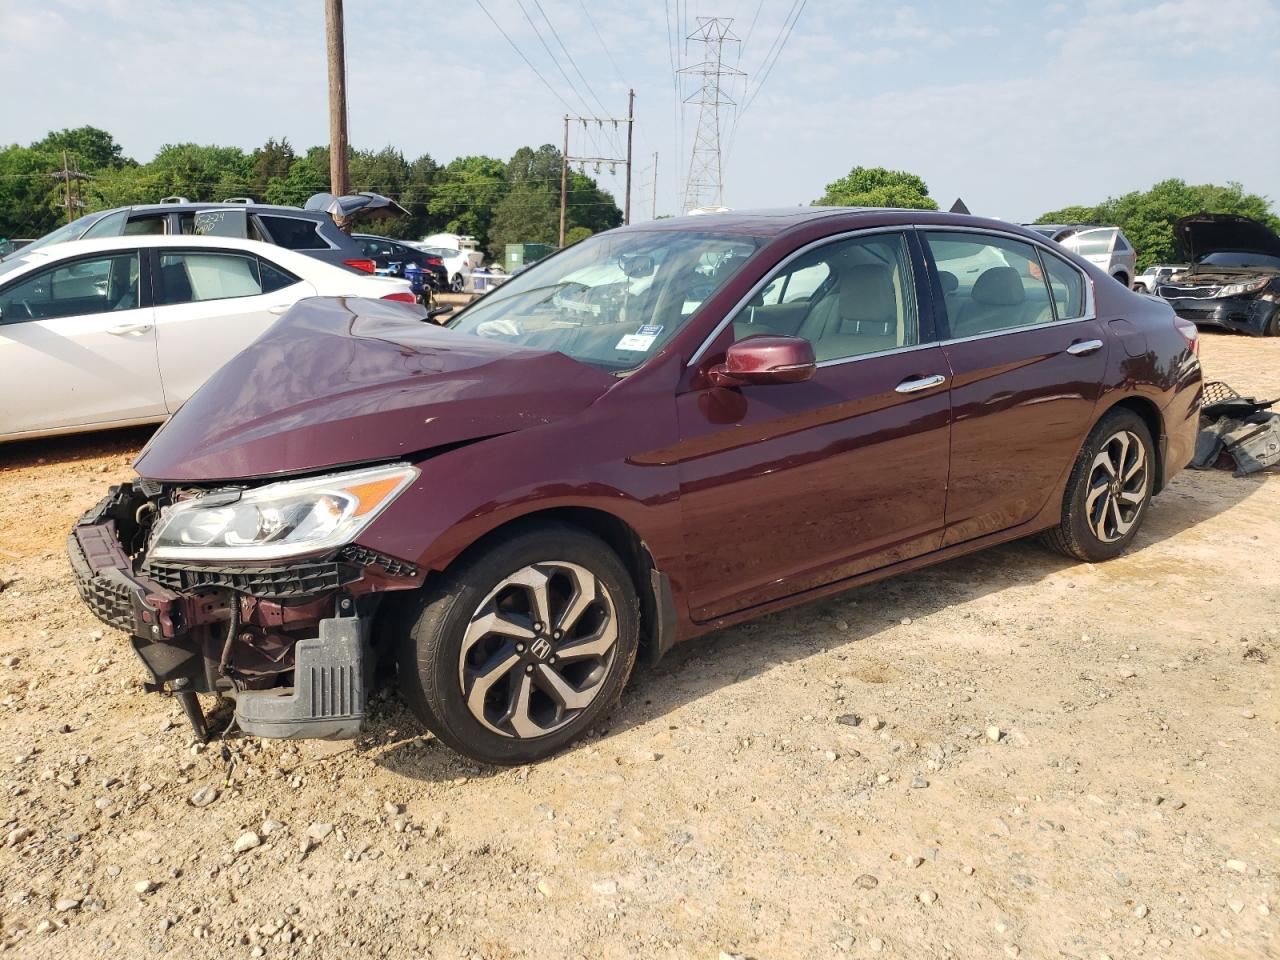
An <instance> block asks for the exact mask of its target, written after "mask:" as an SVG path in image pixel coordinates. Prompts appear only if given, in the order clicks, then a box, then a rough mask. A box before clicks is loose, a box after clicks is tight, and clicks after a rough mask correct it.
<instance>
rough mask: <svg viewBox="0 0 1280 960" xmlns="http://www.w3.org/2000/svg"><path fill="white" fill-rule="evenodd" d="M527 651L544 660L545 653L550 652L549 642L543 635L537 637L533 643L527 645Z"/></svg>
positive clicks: (545, 657)
mask: <svg viewBox="0 0 1280 960" xmlns="http://www.w3.org/2000/svg"><path fill="white" fill-rule="evenodd" d="M529 652H530V653H532V654H533V655H534V656H535V657H537V658H538V659H539V660H545V659H547V654H549V653H551V643H550V642H549V641H548V640H547V639H546V638H545V637H539V638H538V639H537V640H535V641H533V644H532V645H531V646H530V647H529Z"/></svg>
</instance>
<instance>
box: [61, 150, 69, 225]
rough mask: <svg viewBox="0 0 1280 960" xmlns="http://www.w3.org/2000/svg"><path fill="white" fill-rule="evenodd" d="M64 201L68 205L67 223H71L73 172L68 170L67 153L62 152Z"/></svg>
mask: <svg viewBox="0 0 1280 960" xmlns="http://www.w3.org/2000/svg"><path fill="white" fill-rule="evenodd" d="M62 188H63V191H64V192H63V195H62V196H63V199H64V200H65V201H66V204H67V223H70V222H71V171H70V170H68V169H67V151H65V150H63V151H62Z"/></svg>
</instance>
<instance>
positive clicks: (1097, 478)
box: [1084, 430, 1149, 543]
mask: <svg viewBox="0 0 1280 960" xmlns="http://www.w3.org/2000/svg"><path fill="white" fill-rule="evenodd" d="M1148 483H1149V471H1148V469H1147V450H1146V446H1145V445H1144V444H1143V442H1142V441H1141V440H1140V439H1139V438H1138V436H1137V435H1136V434H1134V433H1131V432H1130V431H1128V430H1121V431H1120V432H1118V433H1115V434H1112V436H1111V437H1110V439H1108V440H1107V441H1106V443H1104V444H1103V445H1102V449H1101V450H1099V451H1098V455H1097V456H1096V457H1094V460H1093V466H1092V468H1091V469H1090V471H1089V487H1088V491H1087V492H1086V494H1085V500H1084V509H1085V515H1086V517H1087V518H1088V523H1089V529H1090V530H1092V531H1093V534H1094V536H1096V537H1097V538H1098V539H1099V540H1101V541H1102V542H1103V543H1114V542H1115V541H1117V540H1119V539H1120V538H1121V537H1123V536H1124V535H1125V534H1127V533H1128V532H1129V531H1130V530H1132V529H1133V526H1134V524H1135V523H1137V522H1138V516H1139V514H1140V513H1141V512H1142V508H1143V506H1144V505H1145V504H1146V500H1147V485H1148Z"/></svg>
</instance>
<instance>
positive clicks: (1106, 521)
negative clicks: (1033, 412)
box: [1044, 409, 1156, 563]
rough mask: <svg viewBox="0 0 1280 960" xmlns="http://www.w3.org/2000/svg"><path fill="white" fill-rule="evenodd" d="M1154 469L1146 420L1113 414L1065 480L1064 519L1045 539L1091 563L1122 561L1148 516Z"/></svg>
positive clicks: (1093, 433)
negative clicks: (1120, 556)
mask: <svg viewBox="0 0 1280 960" xmlns="http://www.w3.org/2000/svg"><path fill="white" fill-rule="evenodd" d="M1155 469H1156V462H1155V444H1154V443H1152V440H1151V431H1150V430H1149V429H1148V428H1147V425H1146V423H1145V422H1144V421H1143V419H1142V418H1141V417H1140V416H1138V415H1137V414H1136V413H1134V412H1133V411H1132V410H1126V409H1115V410H1112V411H1110V412H1109V413H1107V414H1106V416H1104V417H1103V418H1102V419H1101V420H1099V421H1098V424H1097V426H1095V427H1094V428H1093V430H1092V431H1091V432H1090V434H1089V437H1088V439H1087V440H1085V443H1084V448H1083V449H1082V450H1081V451H1080V455H1079V457H1078V458H1077V459H1076V463H1075V466H1074V467H1073V468H1072V470H1071V477H1070V478H1069V479H1068V480H1067V489H1066V492H1065V494H1064V495H1063V503H1062V521H1061V522H1060V523H1059V524H1058V526H1056V527H1054V528H1053V529H1051V530H1048V531H1046V532H1045V534H1044V541H1045V542H1046V543H1047V544H1048V545H1049V546H1050V547H1052V548H1053V549H1054V550H1057V551H1058V552H1059V553H1064V554H1066V555H1067V556H1069V557H1075V558H1076V559H1077V560H1085V561H1088V562H1090V563H1098V562H1100V561H1102V560H1110V559H1112V558H1113V557H1118V556H1119V555H1120V554H1122V553H1123V552H1124V551H1125V550H1126V549H1127V548H1128V546H1129V544H1130V543H1132V542H1133V538H1134V537H1136V536H1137V535H1138V530H1139V528H1140V527H1141V526H1142V521H1143V520H1144V519H1145V518H1146V515H1147V508H1148V505H1149V504H1150V502H1151V495H1152V492H1153V490H1154V485H1155Z"/></svg>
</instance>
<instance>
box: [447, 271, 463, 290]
mask: <svg viewBox="0 0 1280 960" xmlns="http://www.w3.org/2000/svg"><path fill="white" fill-rule="evenodd" d="M466 287H467V282H466V281H465V280H464V279H462V274H460V273H455V274H454V275H453V279H452V280H451V281H449V289H450V290H452V291H453V292H454V293H462V291H463V290H465V289H466Z"/></svg>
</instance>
